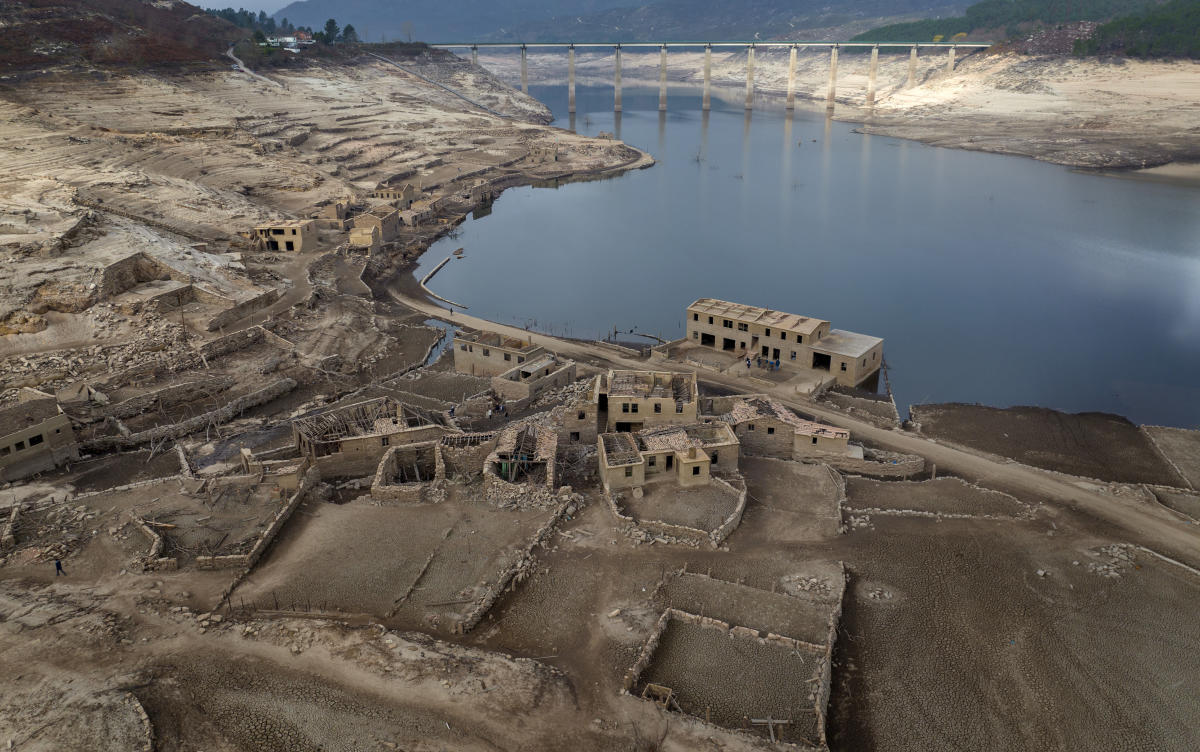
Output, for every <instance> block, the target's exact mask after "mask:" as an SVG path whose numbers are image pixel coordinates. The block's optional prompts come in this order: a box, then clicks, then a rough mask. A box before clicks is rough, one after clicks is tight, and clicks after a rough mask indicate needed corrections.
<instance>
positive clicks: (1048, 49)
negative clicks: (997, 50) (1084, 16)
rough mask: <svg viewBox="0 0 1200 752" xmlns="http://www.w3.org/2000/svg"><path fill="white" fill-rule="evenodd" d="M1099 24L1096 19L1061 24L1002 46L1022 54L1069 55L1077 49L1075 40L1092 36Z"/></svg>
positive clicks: (1023, 36)
mask: <svg viewBox="0 0 1200 752" xmlns="http://www.w3.org/2000/svg"><path fill="white" fill-rule="evenodd" d="M1099 25H1100V24H1099V23H1097V22H1095V21H1077V22H1075V23H1069V24H1059V25H1058V26H1055V27H1054V28H1052V29H1040V30H1037V31H1034V32H1033V33H1030V34H1025V35H1022V36H1021V37H1020V38H1018V39H1014V40H1011V41H1009V42H1006V43H1005V44H1003V45H1002V48H1003V49H1005V50H1011V51H1013V52H1019V53H1021V54H1022V55H1069V54H1071V52H1072V51H1073V50H1074V49H1075V41H1076V40H1077V39H1087V38H1088V37H1090V36H1092V34H1094V33H1095V31H1096V27H1097V26H1099Z"/></svg>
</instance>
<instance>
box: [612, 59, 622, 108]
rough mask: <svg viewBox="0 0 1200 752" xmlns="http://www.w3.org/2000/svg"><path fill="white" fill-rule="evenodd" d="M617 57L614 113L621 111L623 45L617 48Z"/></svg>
mask: <svg viewBox="0 0 1200 752" xmlns="http://www.w3.org/2000/svg"><path fill="white" fill-rule="evenodd" d="M616 50H617V55H616V59H615V60H616V62H615V68H614V73H613V112H620V111H621V45H619V44H618V45H617V46H616Z"/></svg>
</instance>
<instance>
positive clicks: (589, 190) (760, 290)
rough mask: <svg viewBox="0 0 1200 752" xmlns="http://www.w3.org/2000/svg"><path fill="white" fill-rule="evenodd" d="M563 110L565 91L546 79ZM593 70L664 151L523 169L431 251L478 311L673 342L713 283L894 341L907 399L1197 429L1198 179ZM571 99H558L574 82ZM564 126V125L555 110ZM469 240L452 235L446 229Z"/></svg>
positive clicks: (603, 109)
mask: <svg viewBox="0 0 1200 752" xmlns="http://www.w3.org/2000/svg"><path fill="white" fill-rule="evenodd" d="M531 93H533V94H534V95H535V96H538V97H539V98H541V99H542V101H545V102H547V104H549V105H550V106H551V107H552V108H553V109H554V110H555V112H561V113H563V116H564V118H565V113H566V93H565V87H547V88H539V87H531ZM611 96H612V92H611V90H609V89H604V88H597V89H589V88H586V87H579V88H578V89H577V101H578V111H579V115H578V116H577V118H576V121H575V125H576V127H578V128H579V130H580V132H584V133H587V134H589V135H595V134H597V133H599V132H600V131H610V132H614V133H619V134H620V137H621V138H622V139H624V140H625V141H626V142H627V143H630V144H632V145H634V146H637V147H639V148H642V149H645V150H647V151H650V152H651V153H652V154H653V155H654V156H655V158H656V159H658V160H659V164H658V165H656V166H655V167H653V168H652V169H649V170H643V171H638V172H635V173H630V174H627V175H624V176H621V177H619V178H616V179H612V180H604V181H592V182H585V183H578V184H569V185H565V186H562V187H560V188H558V189H554V190H551V189H544V188H518V189H513V190H509V191H506V192H505V193H504V194H503V195H502V196H501V197H500V199H498V200H497V202H496V205H495V211H494V213H493V214H491V215H490V216H488V217H487V218H486V219H483V220H480V221H468V222H467V223H465V224H464V225H463V226H462V228H461V231H460V233H459V235H458V237H457V238H456V239H453V240H446V241H444V243H445V244H446V247H445V248H442V247H438V248H435V249H434V250H432V251H431V252H429V253H428V254H426V256H425V260H424V261H423V262H422V270H420V271H419V272H418V275H420V274H423V273H424V270H425V267H427V266H430V265H432V264H434V263H436V262H437V261H438V260H440V259H441V258H443V257H445V255H446V252H448V251H449V250H453V248H455V247H458V246H460V245H461V246H465V247H466V249H467V256H468V258H467V259H466V260H465V261H463V262H461V263H458V262H456V263H454V264H451V265H449V266H448V267H447V268H446V269H445V270H443V271H442V272H440V273H439V274H438V276H437V278H436V279H435V280H434V282H433V284H432V287H433V289H435V290H436V291H437V292H438V293H439V294H442V295H445V296H446V297H448V298H451V299H454V300H461V301H463V302H465V303H467V304H469V305H470V306H471V313H473V314H476V315H480V316H484V317H487V318H492V319H495V320H499V321H503V322H507V323H516V324H522V325H524V324H531V323H534V322H536V325H537V327H538V328H541V329H543V330H550V331H552V332H553V333H558V334H564V333H565V334H570V335H573V336H579V337H596V336H598V335H599V334H601V333H602V332H606V331H610V330H611V329H612V328H613V327H614V326H615V327H617V328H619V329H623V330H628V329H632V328H633V327H635V326H636V327H638V328H639V330H640V331H645V332H651V333H654V334H661V335H662V336H665V337H668V338H673V337H678V336H680V335H681V334H682V332H683V320H682V319H683V309H684V307H685V306H686V305H687V304H688V303H690V302H691V301H692V300H694V299H695V298H698V297H719V298H725V299H729V300H735V301H738V302H744V303H749V304H753V305H764V306H769V307H773V308H778V309H782V310H786V311H792V312H796V313H803V314H807V315H812V316H818V317H821V318H824V319H828V320H830V321H832V322H833V325H834V326H835V327H840V328H845V329H850V330H852V331H860V332H865V333H869V334H873V335H877V336H880V337H884V338H885V339H886V340H887V343H886V345H885V350H886V354H887V360H888V362H889V364H890V365H891V366H892V372H891V376H892V385H893V387H894V389H895V391H896V396H897V402H898V403H899V404H900V406H901V409H902V410H903V409H904V408H905V406H907V405H908V404H911V403H917V402H927V401H938V402H944V401H962V402H982V403H985V404H992V405H998V406H1006V405H1016V404H1027V405H1045V406H1048V407H1056V408H1060V409H1065V410H1071V411H1080V410H1102V411H1109V412H1116V413H1120V414H1123V415H1127V416H1128V417H1130V418H1131V419H1133V420H1136V421H1138V422H1149V423H1162V424H1168V425H1185V426H1191V427H1195V426H1197V425H1200V377H1197V374H1198V373H1200V190H1197V189H1194V188H1188V187H1180V186H1172V185H1163V184H1158V183H1149V182H1142V181H1134V180H1116V179H1112V178H1105V177H1100V176H1094V175H1087V174H1080V173H1076V172H1072V171H1070V170H1067V169H1064V168H1062V167H1059V166H1055V165H1049V164H1043V163H1039V162H1036V161H1033V160H1029V159H1024V158H1017V157H1004V156H997V155H989V154H980V153H973V152H967V151H958V150H950V149H939V148H936V147H930V146H925V145H922V144H919V143H915V142H910V141H904V140H900V139H894V138H888V137H883V136H864V135H861V134H858V133H855V132H854V126H853V125H852V124H847V123H839V122H833V121H830V120H828V119H826V118H825V117H824V112H823V110H822V111H820V112H818V111H805V110H798V111H797V112H796V113H795V114H794V116H791V117H790V118H789V117H787V116H785V113H784V111H783V109H782V107H778V109H776V110H771V109H770V100H763V101H759V102H756V105H755V109H754V111H753V115H752V116H751V115H750V114H749V113H746V112H745V111H744V110H743V102H742V101H740V100H741V92H740V91H738V92H734V94H733V95H732V96H731V98H730V99H729V100H728V101H725V102H722V101H721V100H718V99H717V98H716V97H715V96H714V102H713V107H714V109H713V111H712V112H711V114H706V113H702V112H701V111H700V96H699V92H696V91H693V90H684V89H681V90H679V91H675V90H672V91H671V93H670V98H671V100H670V101H671V108H670V110H669V111H668V112H667V113H665V115H660V113H659V112H658V110H657V106H658V91H657V89H656V88H650V89H635V88H631V87H628V86H627V87H626V88H625V90H624V112H623V113H621V114H620V115H617V116H614V113H612V111H611ZM560 100H561V101H560ZM569 124H570V123H569V122H568V121H567V120H565V119H564V120H563V121H562V122H561V125H563V126H567V125H569ZM451 246H453V247H451Z"/></svg>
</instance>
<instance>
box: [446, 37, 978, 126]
mask: <svg viewBox="0 0 1200 752" xmlns="http://www.w3.org/2000/svg"><path fill="white" fill-rule="evenodd" d="M429 46H430V47H436V48H438V49H443V50H454V49H470V50H471V62H472V63H474V64H475V65H478V64H479V48H480V47H484V48H489V49H502V48H507V49H519V50H520V51H521V91H523V92H524V93H526V94H528V93H529V69H528V66H527V62H526V58H527V55H528V51H529V49H530V48H551V49H564V48H565V49H566V51H567V112H569V113H570V114H575V49H576V48H577V47H587V48H605V49H607V48H611V49H613V50H614V51H615V55H614V63H613V111H614V112H620V111H621V50H622V49H628V48H635V47H649V48H655V47H657V48H658V50H659V52H658V109H659V111H660V112H665V111H666V109H667V48H668V47H675V48H692V49H697V48H703V49H704V96H703V100H702V102H703V103H702V105H701V107H702V108H703V109H704V110H709V109H711V100H710V97H709V91H710V89H711V85H712V51H713V48H714V47H734V48H737V47H741V48H744V49H745V50H746V109H747V110H749V109H753V107H754V51H755V50H756V49H757V48H759V47H787V48H789V49H790V50H791V55H790V56H789V58H788V84H787V109H789V110H792V109H795V106H796V52H797V51H798V50H799V49H801V48H805V49H808V48H814V47H816V48H819V47H826V48H828V49H829V89H828V91H827V93H826V95H825V107H826V109H829V110H832V109H833V103H834V97H835V96H836V94H837V64H838V50H839V49H840V48H842V47H850V48H853V47H869V48H871V66H870V69H869V72H868V74H867V102H866V104H867V106H868V107H871V106H873V105H874V104H875V74H876V72H877V70H878V69H879V48H880V47H899V48H908V49H909V58H908V81H907V83H906V84H905V86H906V87H910V86H913V84H914V83H915V82H916V77H917V52H918V49H921V48H925V49H931V48H932V49H944V50H946V51H947V58H946V70H947V71H948V72H949V71H953V70H954V60H955V55H956V54H957V52H958V49H959V48H960V47H961V48H963V49H983V48H986V47H990V46H991V45H990V44H977V43H963V42H760V41H749V42H529V43H526V42H458V43H440V44H431V45H429Z"/></svg>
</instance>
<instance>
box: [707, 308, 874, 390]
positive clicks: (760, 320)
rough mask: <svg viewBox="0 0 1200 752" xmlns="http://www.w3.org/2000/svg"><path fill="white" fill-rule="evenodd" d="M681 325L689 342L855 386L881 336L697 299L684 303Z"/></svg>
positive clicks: (869, 369) (866, 373) (869, 371)
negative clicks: (688, 303)
mask: <svg viewBox="0 0 1200 752" xmlns="http://www.w3.org/2000/svg"><path fill="white" fill-rule="evenodd" d="M685 325H686V329H687V339H688V341H689V342H691V343H692V344H695V345H700V346H702V347H710V348H712V349H714V350H718V351H722V352H727V353H730V354H733V355H736V356H737V357H739V358H751V359H757V358H764V359H767V360H770V361H779V367H780V369H781V370H788V369H805V370H811V371H825V372H828V373H829V374H830V375H831V376H832V377H833V379H834V380H835V381H836V382H837V383H838V384H841V385H844V386H858V385H859V384H861V383H863V382H864V381H866V380H867V379H869V378H870V377H872V376H873V375H875V374H876V373H878V371H879V369H880V367H881V366H882V365H883V340H882V339H880V338H878V337H871V336H868V335H865V334H856V333H854V332H848V331H844V330H842V329H833V328H831V327H830V324H829V322H828V321H825V320H823V319H817V318H812V317H810V316H801V315H798V314H794V313H784V312H782V311H774V310H771V309H769V308H759V307H757V306H747V305H741V304H739V303H730V302H728V301H724V300H716V299H715V298H700V299H699V300H697V301H696V302H694V303H692V304H691V305H689V306H688V307H687V317H686V320H685Z"/></svg>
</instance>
